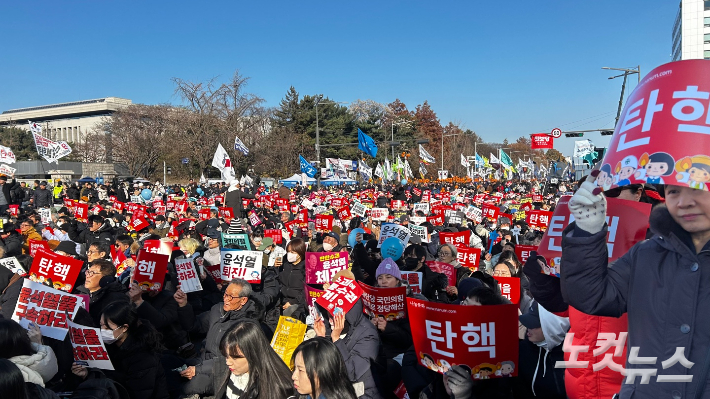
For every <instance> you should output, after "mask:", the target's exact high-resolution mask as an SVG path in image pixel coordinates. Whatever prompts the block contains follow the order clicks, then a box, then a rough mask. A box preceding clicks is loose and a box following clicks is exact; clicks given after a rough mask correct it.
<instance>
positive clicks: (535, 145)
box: [530, 133, 555, 150]
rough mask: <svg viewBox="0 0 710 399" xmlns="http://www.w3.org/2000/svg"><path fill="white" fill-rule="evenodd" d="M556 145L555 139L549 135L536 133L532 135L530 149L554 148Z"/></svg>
mask: <svg viewBox="0 0 710 399" xmlns="http://www.w3.org/2000/svg"><path fill="white" fill-rule="evenodd" d="M554 143H555V139H554V137H552V136H551V135H549V134H547V133H535V134H531V135H530V148H531V149H533V150H535V149H543V148H544V149H549V148H553V146H554Z"/></svg>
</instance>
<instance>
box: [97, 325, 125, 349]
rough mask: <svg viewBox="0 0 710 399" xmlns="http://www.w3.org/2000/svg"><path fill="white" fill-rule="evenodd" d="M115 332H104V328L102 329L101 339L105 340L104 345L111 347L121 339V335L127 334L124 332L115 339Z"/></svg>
mask: <svg viewBox="0 0 710 399" xmlns="http://www.w3.org/2000/svg"><path fill="white" fill-rule="evenodd" d="M119 328H121V327H116V330H118V329H119ZM114 331H115V330H104V329H103V328H102V329H101V338H103V340H104V344H106V345H110V344H112V343H114V342H116V340H118V339H119V338H121V335H123V334H124V333H125V331H124V332H122V333H121V335H119V336H118V337H114V336H113V332H114Z"/></svg>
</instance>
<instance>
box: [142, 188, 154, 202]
mask: <svg viewBox="0 0 710 399" xmlns="http://www.w3.org/2000/svg"><path fill="white" fill-rule="evenodd" d="M152 195H153V192H152V191H150V190H149V189H147V188H144V189H143V191H141V197H143V199H144V200H146V201H148V200H149V199H150V197H151V196H152Z"/></svg>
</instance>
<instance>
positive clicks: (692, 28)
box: [671, 0, 710, 61]
mask: <svg viewBox="0 0 710 399" xmlns="http://www.w3.org/2000/svg"><path fill="white" fill-rule="evenodd" d="M672 41H673V42H672V43H673V47H672V51H671V59H672V60H673V61H679V60H693V59H706V60H707V59H710V1H707V0H681V1H680V5H679V7H678V13H677V14H676V18H675V22H674V23H673V37H672Z"/></svg>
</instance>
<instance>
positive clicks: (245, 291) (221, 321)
mask: <svg viewBox="0 0 710 399" xmlns="http://www.w3.org/2000/svg"><path fill="white" fill-rule="evenodd" d="M251 293H252V289H251V284H249V282H247V281H245V280H242V279H234V280H232V281H230V282H229V285H228V286H227V288H226V289H225V291H224V294H223V302H221V303H218V304H216V305H214V306H213V307H212V309H210V310H209V311H208V312H204V313H202V314H200V315H199V316H197V317H195V315H194V313H193V311H192V305H190V304H189V303H188V302H187V295H186V294H185V293H184V292H183V291H182V290H181V289H178V290H177V292H176V293H175V296H174V297H175V300H176V301H177V303H178V306H179V309H178V318H179V320H180V322H181V323H182V326H183V328H185V329H186V330H188V331H190V332H195V333H200V334H205V333H206V334H207V337H206V338H205V345H204V351H203V352H202V353H201V355H200V357H199V358H194V359H188V360H187V363H188V365H189V367H188V368H187V369H186V370H184V371H182V372H180V376H182V377H184V378H186V379H187V381H186V382H185V383H184V384H183V386H182V390H181V391H182V392H181V395H195V394H197V395H200V396H210V395H213V394H214V392H213V390H214V389H213V386H212V372H213V370H214V365H215V364H216V363H218V362H224V361H225V358H224V356H223V355H222V353H221V352H220V347H219V345H220V342H221V341H222V337H223V336H224V334H225V333H226V332H227V330H229V329H230V328H231V327H232V326H234V325H235V324H237V323H239V322H240V321H242V320H247V319H251V320H253V321H255V322H257V323H259V315H260V314H261V313H262V312H263V310H264V309H263V306H262V305H261V304H260V303H259V302H258V301H254V300H251V299H250V296H251ZM267 338H268V339H271V337H267Z"/></svg>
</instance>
